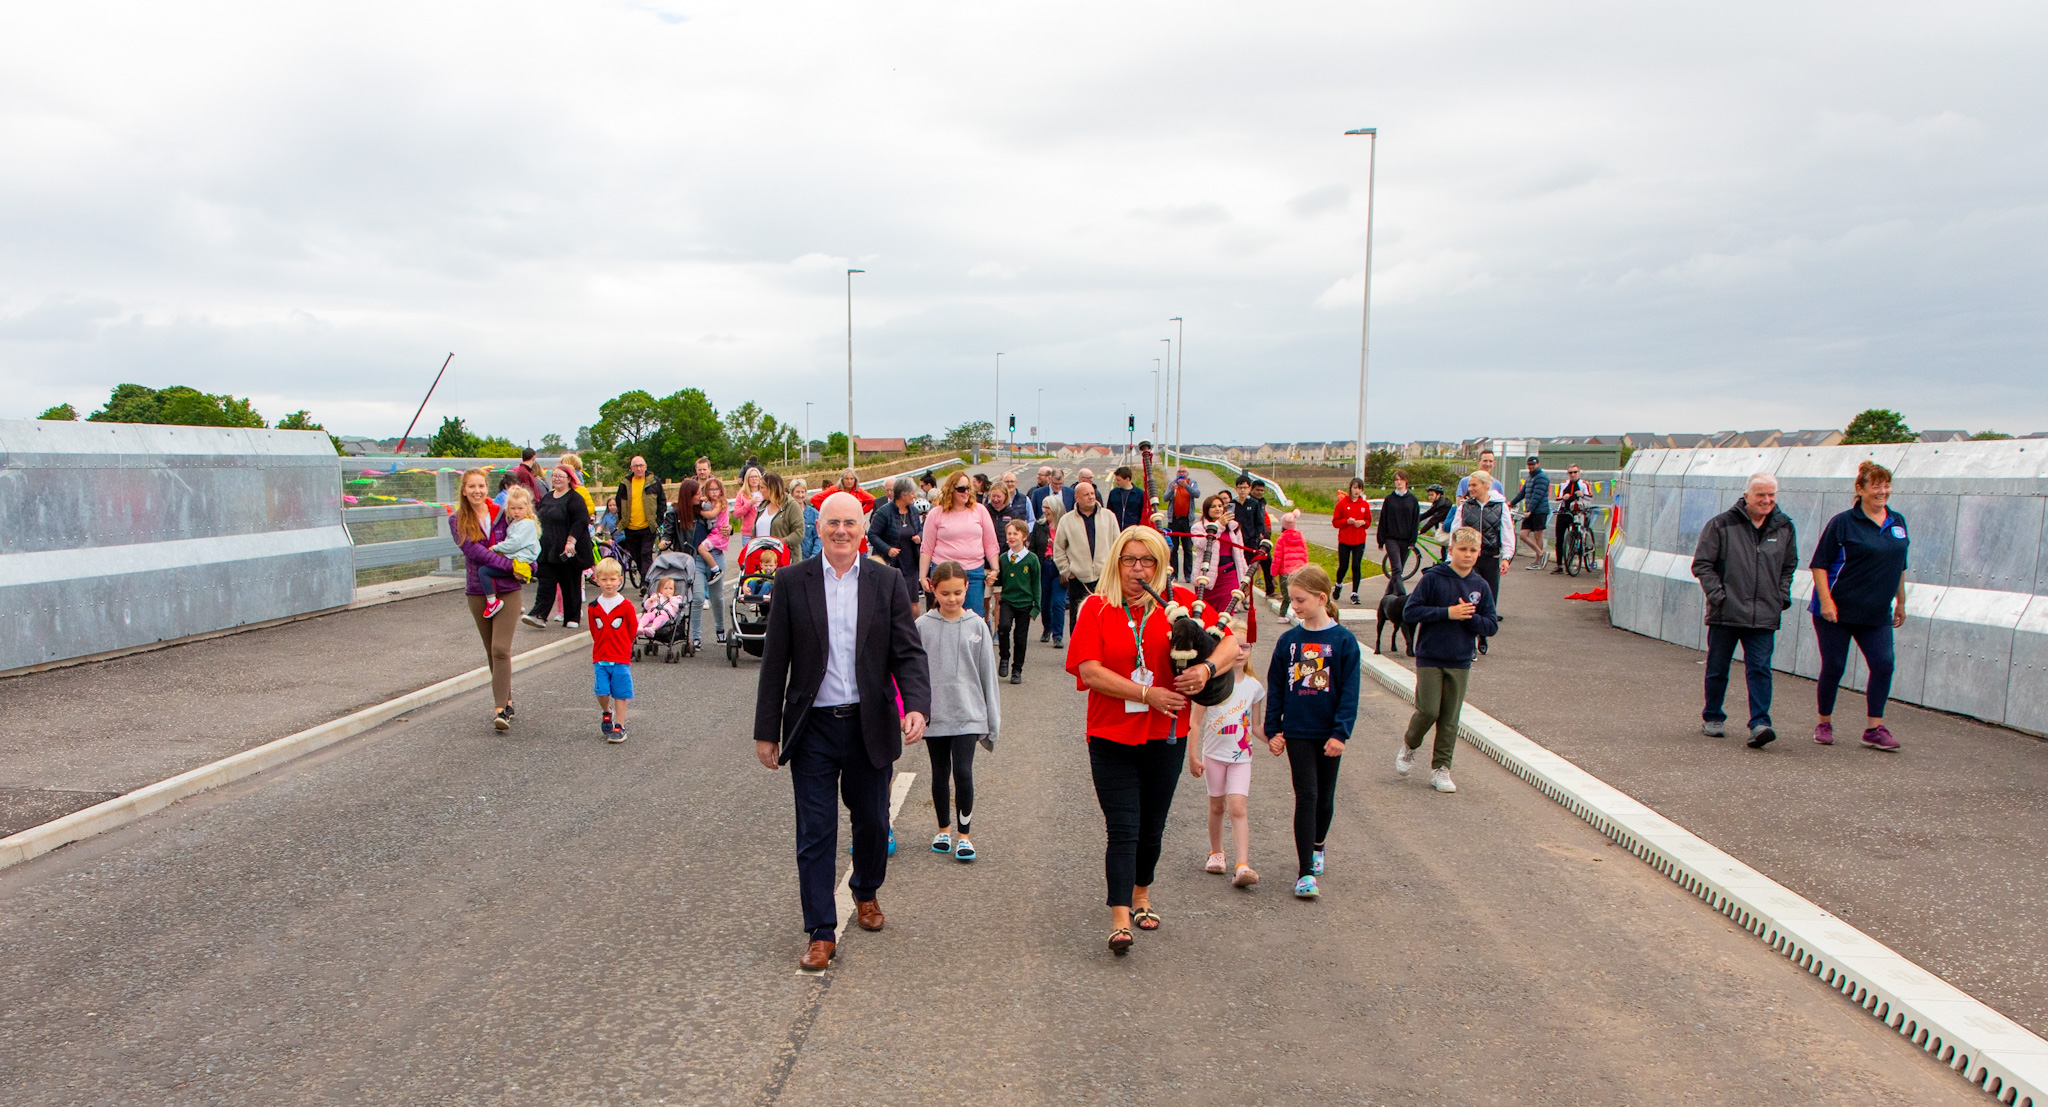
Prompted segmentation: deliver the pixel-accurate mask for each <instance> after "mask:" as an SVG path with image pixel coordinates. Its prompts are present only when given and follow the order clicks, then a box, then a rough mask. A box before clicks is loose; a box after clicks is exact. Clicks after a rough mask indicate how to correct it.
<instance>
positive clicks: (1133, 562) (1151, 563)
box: [1117, 554, 1159, 569]
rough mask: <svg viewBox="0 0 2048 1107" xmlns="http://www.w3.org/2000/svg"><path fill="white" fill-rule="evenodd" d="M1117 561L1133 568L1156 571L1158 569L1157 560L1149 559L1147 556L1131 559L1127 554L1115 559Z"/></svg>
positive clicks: (1154, 558)
mask: <svg viewBox="0 0 2048 1107" xmlns="http://www.w3.org/2000/svg"><path fill="white" fill-rule="evenodd" d="M1117 561H1118V562H1119V563H1120V564H1123V565H1127V566H1133V567H1135V568H1139V569H1156V568H1158V567H1159V559H1158V558H1156V557H1151V556H1149V555H1148V556H1146V557H1132V556H1130V555H1129V554H1125V555H1124V556H1122V557H1119V558H1117Z"/></svg>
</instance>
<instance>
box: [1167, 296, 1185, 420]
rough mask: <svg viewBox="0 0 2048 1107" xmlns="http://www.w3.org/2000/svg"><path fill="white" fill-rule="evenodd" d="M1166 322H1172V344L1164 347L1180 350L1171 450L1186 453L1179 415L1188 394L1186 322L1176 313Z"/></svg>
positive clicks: (1168, 349) (1181, 413) (1181, 412)
mask: <svg viewBox="0 0 2048 1107" xmlns="http://www.w3.org/2000/svg"><path fill="white" fill-rule="evenodd" d="M1167 322H1169V323H1172V324H1173V345H1171V346H1168V347H1167V348H1166V349H1167V351H1168V352H1169V353H1171V352H1172V351H1174V350H1179V351H1180V372H1179V373H1178V374H1177V375H1178V376H1179V377H1180V391H1179V392H1178V393H1176V394H1175V395H1174V398H1173V452H1175V453H1186V452H1187V444H1186V442H1184V441H1183V440H1182V439H1181V436H1180V417H1181V416H1182V415H1183V414H1184V411H1183V410H1182V404H1181V401H1183V400H1185V399H1186V398H1187V394H1188V347H1187V341H1186V337H1187V335H1186V330H1185V328H1186V327H1187V322H1186V321H1185V320H1183V319H1182V318H1181V317H1180V316H1178V315H1176V316H1174V317H1173V318H1171V319H1168V320H1167Z"/></svg>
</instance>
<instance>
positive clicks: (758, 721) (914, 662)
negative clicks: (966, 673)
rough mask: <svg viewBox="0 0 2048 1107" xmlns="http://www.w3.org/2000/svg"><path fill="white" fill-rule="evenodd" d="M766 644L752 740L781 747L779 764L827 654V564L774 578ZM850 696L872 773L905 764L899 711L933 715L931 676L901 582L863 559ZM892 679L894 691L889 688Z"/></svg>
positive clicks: (815, 562) (809, 563) (797, 567)
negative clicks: (855, 696) (854, 696)
mask: <svg viewBox="0 0 2048 1107" xmlns="http://www.w3.org/2000/svg"><path fill="white" fill-rule="evenodd" d="M774 596H775V599H774V602H772V603H771V604H770V605H769V607H768V637H767V641H765V642H763V643H762V646H761V686H760V689H759V691H758V692H757V693H756V696H755V700H754V740H755V741H757V742H775V743H778V744H779V745H780V746H781V747H782V754H781V760H782V761H783V762H785V763H786V762H787V761H788V760H789V757H790V745H791V743H793V742H794V741H795V740H796V737H797V736H798V735H799V734H801V733H803V726H804V718H805V716H807V715H808V714H809V713H810V709H811V703H812V701H814V700H816V699H817V698H818V687H819V686H820V685H822V684H823V683H824V682H825V659H826V657H827V656H828V655H829V654H830V645H829V643H828V634H829V631H828V621H827V619H826V617H825V558H824V556H823V555H822V554H821V555H819V556H817V557H812V558H806V559H804V560H802V561H799V562H797V563H796V564H794V565H791V566H789V567H788V568H786V569H778V570H776V573H775V592H774ZM853 677H854V688H855V690H856V691H857V692H858V693H859V694H860V729H861V737H862V739H863V740H864V741H865V742H866V743H867V747H868V758H869V760H871V761H872V762H874V765H875V767H876V768H878V769H879V768H883V767H885V766H888V765H891V764H893V763H895V761H896V759H897V758H898V757H901V756H903V730H902V720H903V716H902V714H900V713H899V712H898V711H897V710H896V696H897V694H898V693H899V692H900V693H901V694H902V696H903V710H904V711H916V712H920V713H922V714H923V715H925V716H926V717H927V718H929V717H930V716H931V712H932V684H931V674H930V669H929V668H928V667H927V665H926V663H925V654H924V643H923V642H922V641H920V640H919V638H918V635H917V620H916V616H915V615H914V614H913V613H912V611H911V605H910V586H909V584H908V583H907V582H906V581H905V580H904V577H903V574H902V573H900V572H897V571H896V570H895V569H893V568H890V567H889V566H887V565H884V564H882V563H881V562H879V561H876V560H875V559H873V558H867V559H865V560H863V561H862V562H861V566H860V613H859V616H858V619H857V621H856V623H855V629H854V641H853ZM891 678H894V682H895V683H894V685H893V686H892V685H891V683H890V681H891Z"/></svg>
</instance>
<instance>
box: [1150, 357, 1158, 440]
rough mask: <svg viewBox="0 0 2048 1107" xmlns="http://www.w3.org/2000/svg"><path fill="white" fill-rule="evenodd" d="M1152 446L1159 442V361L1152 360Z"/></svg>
mask: <svg viewBox="0 0 2048 1107" xmlns="http://www.w3.org/2000/svg"><path fill="white" fill-rule="evenodd" d="M1152 444H1153V445H1154V446H1157V445H1159V444H1160V442H1159V359H1158V358H1156V357H1155V358H1153V359H1152Z"/></svg>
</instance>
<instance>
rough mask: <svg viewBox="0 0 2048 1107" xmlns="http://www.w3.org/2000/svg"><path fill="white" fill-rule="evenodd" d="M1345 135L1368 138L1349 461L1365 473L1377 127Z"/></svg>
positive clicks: (1354, 470)
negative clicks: (1354, 435)
mask: <svg viewBox="0 0 2048 1107" xmlns="http://www.w3.org/2000/svg"><path fill="white" fill-rule="evenodd" d="M1344 133H1345V134H1347V135H1364V136H1365V137H1366V139H1367V140H1368V142H1369V145H1368V146H1367V147H1366V158H1365V314H1364V317H1363V321H1362V322H1361V323H1360V324H1359V328H1358V449H1357V450H1356V451H1354V452H1355V453H1357V455H1358V458H1357V460H1356V461H1355V462H1354V463H1353V465H1352V467H1351V470H1352V475H1353V476H1356V477H1358V478H1360V479H1361V480H1362V479H1364V477H1365V453H1366V450H1367V448H1368V447H1367V446H1366V444H1365V443H1366V439H1365V373H1366V367H1367V365H1368V363H1369V362H1370V361H1371V359H1372V186H1373V175H1374V171H1375V170H1377V169H1378V168H1379V153H1380V129H1379V128H1378V127H1360V128H1358V129H1356V130H1350V131H1345V132H1344Z"/></svg>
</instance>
